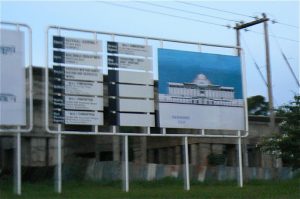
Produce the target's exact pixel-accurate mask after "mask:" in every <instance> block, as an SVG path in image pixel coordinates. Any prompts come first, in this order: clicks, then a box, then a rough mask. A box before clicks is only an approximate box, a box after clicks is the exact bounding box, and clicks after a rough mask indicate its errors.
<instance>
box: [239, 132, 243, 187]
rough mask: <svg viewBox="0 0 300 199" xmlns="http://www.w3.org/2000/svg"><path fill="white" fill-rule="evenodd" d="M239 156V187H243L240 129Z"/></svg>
mask: <svg viewBox="0 0 300 199" xmlns="http://www.w3.org/2000/svg"><path fill="white" fill-rule="evenodd" d="M238 136H239V137H238V154H239V155H238V156H239V180H238V181H239V187H243V163H242V138H241V131H238Z"/></svg>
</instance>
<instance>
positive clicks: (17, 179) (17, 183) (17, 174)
mask: <svg viewBox="0 0 300 199" xmlns="http://www.w3.org/2000/svg"><path fill="white" fill-rule="evenodd" d="M18 129H20V127H18ZM21 165H22V164H21V133H20V132H17V133H16V139H15V168H14V193H15V194H17V195H21V193H22V190H21V181H22V176H21Z"/></svg>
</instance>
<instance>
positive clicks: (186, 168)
mask: <svg viewBox="0 0 300 199" xmlns="http://www.w3.org/2000/svg"><path fill="white" fill-rule="evenodd" d="M183 139H184V177H185V178H184V190H186V191H189V190H190V189H191V187H190V169H189V166H190V165H189V147H188V146H189V145H188V137H187V136H186V137H184V138H183Z"/></svg>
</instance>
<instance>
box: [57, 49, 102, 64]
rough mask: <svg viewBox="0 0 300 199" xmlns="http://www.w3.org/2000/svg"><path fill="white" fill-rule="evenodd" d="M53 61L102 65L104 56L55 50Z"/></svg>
mask: <svg viewBox="0 0 300 199" xmlns="http://www.w3.org/2000/svg"><path fill="white" fill-rule="evenodd" d="M53 62H54V63H59V64H75V65H88V66H100V67H101V66H102V56H101V55H93V54H83V53H73V52H62V51H53Z"/></svg>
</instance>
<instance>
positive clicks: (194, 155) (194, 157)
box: [190, 144, 198, 165]
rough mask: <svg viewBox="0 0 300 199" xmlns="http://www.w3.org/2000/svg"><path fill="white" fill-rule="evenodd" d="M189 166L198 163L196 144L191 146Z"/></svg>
mask: <svg viewBox="0 0 300 199" xmlns="http://www.w3.org/2000/svg"><path fill="white" fill-rule="evenodd" d="M190 147H191V155H190V157H191V164H192V165H196V164H197V163H198V160H197V159H198V146H197V144H191V145H190Z"/></svg>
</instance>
